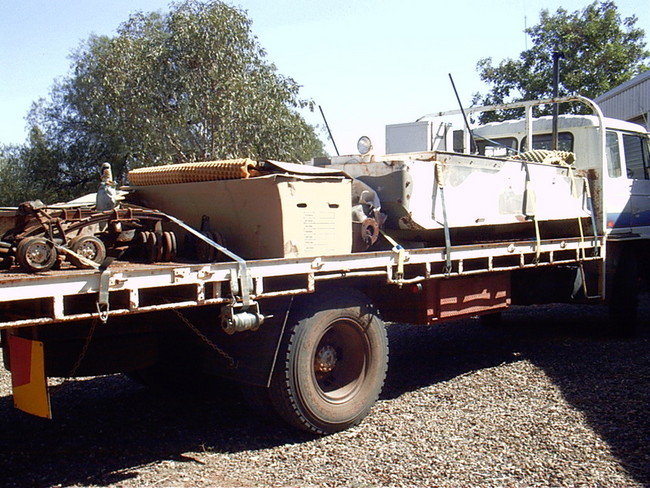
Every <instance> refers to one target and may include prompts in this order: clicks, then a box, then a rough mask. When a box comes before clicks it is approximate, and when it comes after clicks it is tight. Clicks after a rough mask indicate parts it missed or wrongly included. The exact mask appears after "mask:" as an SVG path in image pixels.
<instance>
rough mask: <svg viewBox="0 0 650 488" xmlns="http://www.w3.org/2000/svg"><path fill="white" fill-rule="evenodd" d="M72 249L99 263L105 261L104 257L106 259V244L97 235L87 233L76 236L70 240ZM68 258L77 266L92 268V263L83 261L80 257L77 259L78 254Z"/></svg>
mask: <svg viewBox="0 0 650 488" xmlns="http://www.w3.org/2000/svg"><path fill="white" fill-rule="evenodd" d="M70 249H72V250H73V251H74V252H76V253H77V254H79V255H80V256H82V257H84V258H86V259H88V260H89V261H93V262H94V263H97V264H101V263H103V262H104V259H106V246H104V243H103V242H102V241H100V240H99V239H98V238H97V237H95V236H90V235H87V236H79V237H75V238H74V239H72V241H71V242H70ZM68 259H69V260H70V262H71V263H72V264H74V266H76V267H77V268H81V269H89V268H92V266H91V265H89V264H86V263H84V262H82V261H81V260H80V259H77V257H76V256H70V257H69V258H68Z"/></svg>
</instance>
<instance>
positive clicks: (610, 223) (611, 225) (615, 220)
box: [604, 130, 633, 237]
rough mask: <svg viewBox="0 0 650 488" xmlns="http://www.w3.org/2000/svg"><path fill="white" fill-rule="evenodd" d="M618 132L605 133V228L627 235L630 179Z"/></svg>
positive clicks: (629, 217)
mask: <svg viewBox="0 0 650 488" xmlns="http://www.w3.org/2000/svg"><path fill="white" fill-rule="evenodd" d="M620 135H621V134H620V133H619V132H616V131H613V130H608V131H607V135H606V145H605V151H606V154H605V156H606V158H607V178H605V181H604V184H606V185H607V197H606V200H607V201H606V202H605V208H606V211H607V228H608V230H609V231H610V232H611V233H612V234H614V235H617V234H618V235H620V236H625V237H629V235H630V234H631V232H632V208H631V203H632V199H631V194H632V181H633V180H632V179H631V178H629V177H628V176H627V175H626V174H625V168H624V166H623V158H622V156H623V152H622V148H621V146H622V141H621V139H620Z"/></svg>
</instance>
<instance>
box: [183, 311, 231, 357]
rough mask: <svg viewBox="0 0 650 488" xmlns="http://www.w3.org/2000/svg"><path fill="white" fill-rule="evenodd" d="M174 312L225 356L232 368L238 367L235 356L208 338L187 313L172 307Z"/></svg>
mask: <svg viewBox="0 0 650 488" xmlns="http://www.w3.org/2000/svg"><path fill="white" fill-rule="evenodd" d="M172 312H174V313H175V314H176V316H177V317H178V318H179V319H181V321H182V322H183V323H184V324H185V325H187V326H188V327H189V328H190V330H191V331H192V332H194V333H195V334H196V335H197V336H198V337H199V338H200V339H201V340H202V341H203V342H205V343H206V344H207V345H208V346H210V348H212V349H213V350H214V351H215V352H216V353H217V354H219V355H220V356H221V357H223V358H224V359H225V360H226V361H228V366H229V367H230V368H236V367H237V361H236V360H235V358H233V357H232V356H231V355H230V354H228V353H227V352H226V351H224V350H223V349H221V348H220V347H219V346H217V345H216V344H215V343H214V342H212V341H211V340H210V339H208V336H206V335H205V334H204V333H203V332H201V331H200V330H199V328H198V327H197V326H196V325H194V324H193V323H192V322H190V321H189V320H188V318H187V317H185V315H183V314H182V313H181V312H179V311H178V310H176V309H172Z"/></svg>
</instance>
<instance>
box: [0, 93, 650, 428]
mask: <svg viewBox="0 0 650 488" xmlns="http://www.w3.org/2000/svg"><path fill="white" fill-rule="evenodd" d="M551 102H557V100H547V101H545V103H551ZM601 130H602V131H603V137H604V129H601ZM603 147H604V140H603ZM603 154H604V153H603V152H601V157H600V160H599V161H598V163H597V165H596V166H597V168H598V170H594V171H591V172H589V171H585V172H582V173H580V174H576V173H575V172H574V171H573V169H572V168H571V167H570V166H568V165H556V166H552V167H550V169H549V165H548V164H547V165H546V166H544V164H541V163H534V162H526V161H525V160H520V161H516V162H513V161H510V160H506V159H502V158H495V157H485V156H480V155H471V154H464V155H463V154H454V153H451V152H441V151H432V152H423V153H417V154H411V155H401V156H395V155H393V156H390V157H389V156H386V157H383V158H381V157H371V156H369V155H366V156H363V155H362V156H360V157H359V160H358V161H355V162H354V163H345V164H344V165H343V166H349V164H356V165H358V166H357V167H356V171H357V172H359V176H360V178H359V180H360V181H362V182H363V181H364V178H363V173H364V168H365V169H366V170H365V174H366V176H368V178H366V179H365V182H364V183H363V184H364V185H367V187H370V190H372V189H373V188H372V186H373V181H374V182H375V183H377V181H380V182H385V181H386V180H381V179H380V180H376V179H375V180H373V178H380V177H381V175H380V174H379V173H373V171H375V170H371V164H378V165H379V167H382V166H384V167H391V168H392V169H391V173H390V175H389V176H388V177H389V178H392V177H393V176H391V175H394V174H397V172H399V174H400V175H402V176H400V178H402V179H400V182H402V183H404V184H403V186H402V188H401V189H402V190H403V191H404V192H405V193H403V194H405V195H408V198H411V197H413V202H411V204H412V207H411V208H410V209H409V208H408V206H406V202H405V201H403V200H402V199H401V198H397V199H395V202H391V195H390V194H387V193H386V191H385V188H383V187H382V185H379V186H376V187H375V188H374V189H375V190H376V193H377V194H378V196H379V197H380V199H382V200H383V202H385V203H382V207H381V210H382V212H387V218H386V222H385V223H383V230H382V231H381V235H379V236H377V235H376V233H377V228H375V227H373V226H369V227H368V229H366V230H367V232H369V233H370V234H372V235H371V236H367V235H366V236H365V237H372V240H373V245H372V246H370V247H369V248H368V249H365V250H361V251H358V252H345V253H340V252H339V253H335V254H326V253H322V254H319V253H311V254H310V255H306V256H300V255H298V256H284V257H265V258H261V259H258V258H248V257H247V258H246V259H243V258H240V257H239V256H238V255H236V254H235V253H233V252H231V251H229V250H228V249H227V248H226V247H225V246H223V245H222V244H220V243H218V242H216V241H217V239H215V235H214V234H205V233H200V232H199V231H198V230H197V229H195V228H193V227H190V226H188V225H186V224H185V223H183V222H182V221H180V220H179V219H178V218H177V217H175V216H173V215H166V217H168V218H169V222H171V223H172V224H174V225H176V226H180V227H182V228H183V229H184V230H185V231H186V232H187V233H190V234H192V235H194V236H195V238H196V239H199V240H202V241H204V242H205V243H207V244H208V245H209V246H213V247H214V248H215V249H217V250H218V251H220V252H222V253H225V254H226V255H227V256H229V258H230V259H229V260H228V261H224V262H192V261H187V260H182V259H178V260H175V261H171V262H166V263H140V262H124V261H119V260H118V261H114V262H112V263H111V264H110V265H106V264H104V265H100V266H96V267H93V268H92V269H70V268H67V269H63V270H46V271H42V272H39V273H24V272H19V271H16V270H15V269H14V268H12V269H9V270H7V271H3V272H1V273H0V333H1V338H2V347H3V352H4V355H3V356H4V359H5V366H6V367H7V368H8V369H10V370H11V372H12V384H13V387H14V398H15V403H16V405H17V406H18V407H19V408H21V409H23V410H25V411H28V412H30V413H33V414H36V415H40V416H45V417H48V416H51V405H50V400H49V397H48V394H47V378H48V377H75V376H85V375H98V374H111V373H126V374H129V375H130V376H131V377H133V378H135V379H137V380H138V381H140V382H142V383H145V384H148V385H151V386H156V387H159V388H164V389H170V388H175V387H177V386H179V384H183V383H192V384H195V383H194V380H196V379H199V378H201V377H203V375H205V374H215V375H218V376H222V377H226V378H229V379H232V380H235V381H237V382H238V383H240V384H242V385H244V389H245V392H246V397H247V398H248V399H249V400H250V401H251V403H252V404H253V405H254V407H255V408H256V409H258V410H267V411H272V412H273V414H274V415H277V416H279V417H280V418H281V419H282V420H284V421H286V422H288V423H289V424H290V425H293V426H294V427H297V428H300V429H304V430H307V431H310V432H313V433H317V434H328V433H332V432H336V431H339V430H342V429H346V428H348V427H350V426H353V425H356V424H358V423H360V422H361V421H362V419H363V418H364V417H365V416H366V415H367V414H368V412H369V411H370V409H371V408H372V406H373V404H374V403H375V401H376V400H377V398H378V396H379V394H380V391H381V389H382V386H383V383H384V379H385V376H386V371H387V368H388V355H389V348H388V341H387V335H386V330H385V323H384V320H386V321H399V322H404V323H413V324H423V325H429V326H431V325H434V324H436V323H440V322H443V321H450V320H455V319H458V318H463V317H470V316H477V315H486V316H492V317H494V316H495V314H498V313H500V312H501V311H503V310H506V309H507V308H508V307H509V306H511V305H512V304H531V303H547V302H559V301H572V300H574V301H580V302H597V303H602V301H603V300H605V298H606V297H608V294H609V295H611V296H613V297H614V303H613V306H612V310H613V312H614V313H616V314H618V315H619V316H621V317H623V318H624V319H625V320H628V319H631V318H632V316H633V315H634V314H633V311H632V310H630V309H629V307H630V306H631V305H633V303H632V301H630V298H629V294H630V293H632V292H633V291H634V289H635V286H636V284H637V279H638V277H639V274H638V269H639V266H638V265H637V264H634V265H633V266H632V265H631V264H630V263H631V262H632V263H638V262H633V261H631V260H629V259H627V257H626V256H627V250H625V251H624V252H623V251H621V249H623V248H621V247H619V248H618V249H617V251H616V252H615V253H613V254H612V253H610V251H609V250H608V247H609V244H610V243H608V234H609V231H608V229H607V226H606V224H605V225H603V224H602V223H603V222H604V217H603V211H602V209H603V208H605V205H604V203H603V200H602V199H603V198H604V194H605V192H604V191H602V190H603V189H602V187H601V186H602V181H603V178H602V177H601V176H600V175H599V171H604V168H606V164H607V163H606V160H605V157H604V155H603ZM364 158H366V160H365V161H364V160H363V159H364ZM366 163H367V164H366ZM364 165H365V166H364ZM334 166H336V165H334ZM512 168H515V169H516V172H518V173H519V176H518V177H517V178H519V179H518V180H517V181H514V180H510V179H509V180H508V183H507V185H506V186H507V188H508V191H509V192H510V193H512V194H515V193H516V194H517V195H518V196H517V197H516V198H515V199H514V200H508V201H502V202H501V204H500V205H501V206H500V207H499V208H501V209H503V208H506V207H507V208H508V209H511V207H512V201H515V202H518V203H517V205H518V206H519V207H520V208H518V209H515V210H516V211H515V212H514V213H512V215H510V216H509V217H508V218H511V220H508V218H506V217H504V215H502V214H499V215H497V219H496V220H495V222H494V223H490V222H484V221H481V219H482V218H483V217H481V218H476V219H474V220H473V221H472V222H471V225H467V224H466V222H467V219H468V218H473V217H471V216H470V217H468V215H467V213H466V212H455V211H454V209H453V208H446V205H445V198H446V199H447V203H448V204H450V202H453V201H454V198H457V197H458V195H455V194H454V188H460V189H461V190H462V185H457V183H458V181H457V179H458V178H459V176H458V174H457V171H462V172H465V173H467V174H469V175H470V177H469V178H465V179H463V182H467V181H468V180H469V181H473V178H474V176H475V175H476V174H479V175H480V176H481V177H483V176H485V177H489V178H492V179H488V180H486V182H487V184H488V185H489V184H494V182H498V181H499V178H501V176H500V175H502V174H506V173H503V171H506V170H508V171H515V170H513V169H512ZM348 169H349V167H348ZM398 170H399V171H398ZM377 171H378V170H377ZM476 172H478V173H476ZM465 173H463V174H465ZM547 173H548V174H550V175H552V177H551V178H550V179H549V180H548V181H547V182H546V184H547V186H548V188H549V189H550V190H549V191H551V193H543V192H542V191H541V189H540V188H538V189H537V192H535V191H534V185H533V183H534V181H532V180H534V179H535V178H534V177H535V175H540V178H541V177H542V175H544V174H547ZM408 174H413V175H415V180H413V179H411V180H409V179H408V178H406V177H405V176H404V175H407V176H408ZM507 174H510V173H507ZM423 175H429V176H427V178H430V182H429V181H428V180H427V183H426V184H427V185H429V186H433V187H434V189H435V190H434V191H433V194H434V196H433V197H432V196H431V188H430V190H429V197H428V198H429V199H430V200H429V201H428V205H429V207H428V210H426V212H424V213H422V212H421V210H422V209H421V208H420V206H421V204H422V202H419V201H418V202H416V200H415V199H416V197H417V194H415V193H411V189H412V187H411V184H414V183H413V182H414V181H416V183H418V184H419V181H417V179H418V178H424V176H423ZM486 175H487V176H486ZM494 178H496V179H494ZM508 178H510V176H508ZM400 184H401V183H400ZM290 186H291V183H290ZM367 187H365V186H364V187H362V188H367ZM292 188H293V187H292ZM554 188H557V189H558V194H557V195H555V197H554V198H557V199H558V201H560V202H564V200H562V198H564V197H563V196H561V195H560V194H559V191H560V190H559V189H562V190H561V191H562V192H566V191H568V192H571V194H572V195H571V197H570V198H569V200H567V202H573V203H571V205H573V204H576V205H577V206H576V208H574V209H572V210H571V211H570V212H569V213H568V214H567V216H566V218H563V217H562V208H560V210H559V211H560V214H559V216H558V215H556V214H555V213H553V212H556V211H558V210H557V208H551V207H553V205H551V206H550V207H549V209H548V215H547V216H546V217H542V215H541V213H542V209H544V208H545V207H544V204H543V203H542V202H540V201H539V200H540V198H542V197H544V196H546V197H553V193H552V191H553V189H554ZM566 189H568V190H566ZM292 191H293V190H292ZM413 191H415V190H413ZM136 193H137V192H136ZM389 193H390V192H389ZM425 193H426V192H425ZM510 193H509V194H510ZM362 194H363V192H362ZM365 195H366V197H368V194H367V193H366V194H365ZM445 195H446V196H445ZM370 196H371V197H372V196H373V195H372V191H370ZM375 196H377V195H375ZM534 196H535V197H536V198H537V203H534V202H532V201H533V200H534V198H533V197H534ZM475 197H476V195H468V196H467V201H468V205H471V204H472V200H473V198H475ZM432 198H433V200H431V199H432ZM396 202H397V203H396ZM479 203H480V201H479ZM400 205H401V206H400ZM298 206H299V207H300V204H299V205H298ZM416 206H417V207H418V208H417V209H416ZM378 208H379V207H377V208H376V210H377V209H378ZM418 209H419V210H418ZM508 211H510V210H508ZM399 212H403V215H401V216H400V215H395V214H398V213H399ZM418 212H420V213H418ZM427 212H428V213H427ZM502 213H503V212H502ZM420 214H422V215H420ZM376 215H377V214H376ZM429 220H430V222H429V223H425V222H424V221H427V222H428V221H429ZM373 222H376V221H373ZM362 225H363V223H362ZM423 226H424V227H423ZM427 226H429V227H427ZM468 228H471V232H469V231H467V229H468ZM391 229H392V230H393V231H394V232H392V231H391ZM521 229H523V230H524V231H523V232H521ZM362 231H363V230H362ZM305 232H306V231H305ZM477 235H478V236H479V238H477V237H476V236H477ZM336 238H337V237H336V236H330V239H336ZM635 245H637V246H647V244H646V242H645V241H643V242H642V241H640V240H638V239H635ZM643 249H645V248H643ZM635 255H638V254H635ZM620 289H624V290H625V293H617V292H615V291H614V292H611V293H610V291H611V290H620ZM611 296H609V298H610V299H611ZM197 384H199V385H200V382H198V383H197Z"/></svg>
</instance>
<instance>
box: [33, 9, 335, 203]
mask: <svg viewBox="0 0 650 488" xmlns="http://www.w3.org/2000/svg"><path fill="white" fill-rule="evenodd" d="M299 88H300V87H299V85H298V84H297V83H296V82H295V81H294V80H293V79H291V78H288V77H285V76H282V75H280V74H279V73H278V72H277V71H276V68H275V66H274V65H273V64H270V63H268V62H267V61H266V60H265V53H264V50H263V49H262V48H261V47H260V45H259V43H258V41H257V38H256V37H255V36H254V35H253V34H252V32H251V21H250V20H249V19H248V18H247V17H246V15H245V13H244V12H242V11H241V10H238V9H236V8H233V7H230V6H227V5H226V4H224V3H222V2H221V1H218V0H207V1H200V0H186V1H182V2H179V3H173V4H171V6H170V11H169V12H168V13H165V14H161V13H146V14H145V13H137V14H135V15H132V16H131V18H130V19H129V20H128V21H126V22H124V23H123V24H121V26H120V27H119V29H118V31H117V35H116V36H114V37H107V36H91V37H90V38H89V39H88V40H87V41H86V42H85V43H83V44H82V45H81V47H80V48H79V49H78V50H77V51H76V52H74V53H73V55H72V69H71V72H70V74H69V76H68V77H66V78H65V79H63V80H62V81H60V82H58V83H56V84H55V86H54V87H53V89H52V92H51V95H50V98H49V99H48V100H41V101H39V102H38V103H36V104H34V106H33V107H32V110H31V112H30V115H29V117H28V121H29V122H30V124H31V126H32V127H33V131H32V133H33V134H35V135H36V137H35V138H34V137H32V141H30V147H29V148H28V149H27V150H26V155H27V156H28V157H30V158H36V157H38V158H41V159H40V161H41V163H40V166H42V167H43V168H42V169H43V170H44V171H45V172H48V173H49V172H52V173H55V174H56V175H58V181H59V182H60V183H63V188H64V189H65V186H66V185H68V187H69V188H70V189H71V190H72V187H75V188H74V190H76V191H77V193H79V191H81V190H82V189H83V190H86V189H90V190H93V189H94V186H95V185H96V182H97V181H98V178H97V168H98V167H99V166H100V165H101V163H102V162H104V161H108V162H110V163H111V164H112V166H113V172H114V174H115V175H116V176H117V177H118V178H120V177H122V176H123V175H124V174H125V172H126V171H127V170H128V169H130V168H134V167H138V166H145V165H155V164H168V163H172V162H187V161H202V160H212V159H224V158H232V157H250V158H253V159H279V160H288V161H300V160H307V159H310V158H311V157H313V156H316V155H321V154H322V153H323V146H322V143H321V142H320V140H319V139H318V137H317V136H316V134H315V132H314V128H313V127H311V126H310V125H308V124H307V123H306V122H305V121H304V119H303V118H302V117H301V116H300V114H299V110H300V109H302V108H305V107H307V108H311V102H309V101H306V100H303V99H301V98H300V96H299ZM27 166H28V167H29V164H27ZM37 166H39V165H37ZM63 193H66V192H65V191H64V192H63Z"/></svg>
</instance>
